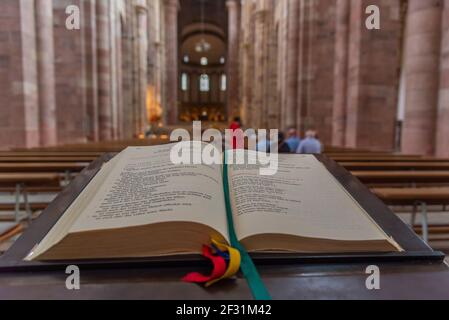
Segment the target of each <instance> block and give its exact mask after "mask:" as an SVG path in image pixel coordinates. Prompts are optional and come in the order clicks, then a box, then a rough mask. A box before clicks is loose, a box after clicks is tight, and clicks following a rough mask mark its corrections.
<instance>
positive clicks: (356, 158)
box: [329, 155, 449, 163]
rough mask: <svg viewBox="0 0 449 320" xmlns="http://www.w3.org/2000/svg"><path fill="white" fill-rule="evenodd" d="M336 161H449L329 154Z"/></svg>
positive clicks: (414, 157)
mask: <svg viewBox="0 0 449 320" xmlns="http://www.w3.org/2000/svg"><path fill="white" fill-rule="evenodd" d="M329 157H330V158H331V159H332V160H334V161H337V162H426V163H432V162H449V159H438V158H424V157H416V156H357V155H353V156H351V155H349V156H347V155H344V156H329Z"/></svg>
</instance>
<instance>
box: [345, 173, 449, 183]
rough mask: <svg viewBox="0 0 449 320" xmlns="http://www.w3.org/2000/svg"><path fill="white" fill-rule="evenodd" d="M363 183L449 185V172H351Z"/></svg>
mask: <svg viewBox="0 0 449 320" xmlns="http://www.w3.org/2000/svg"><path fill="white" fill-rule="evenodd" d="M351 173H352V174H353V175H354V176H355V177H357V178H358V179H359V180H360V181H362V182H363V183H366V184H369V183H409V184H410V183H442V182H446V183H448V184H449V171H351Z"/></svg>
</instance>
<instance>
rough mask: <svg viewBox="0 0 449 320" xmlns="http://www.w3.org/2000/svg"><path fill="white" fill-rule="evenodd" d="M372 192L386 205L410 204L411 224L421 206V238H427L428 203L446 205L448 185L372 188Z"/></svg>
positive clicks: (448, 198)
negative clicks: (439, 186)
mask: <svg viewBox="0 0 449 320" xmlns="http://www.w3.org/2000/svg"><path fill="white" fill-rule="evenodd" d="M372 192H374V194H376V195H377V196H378V197H379V198H380V199H381V200H382V201H384V202H385V203H386V204H388V205H411V206H413V208H414V210H413V213H412V221H411V225H412V226H414V225H415V220H416V214H417V209H418V207H421V216H422V230H423V238H424V240H425V241H426V242H428V240H429V227H428V226H429V220H428V211H427V206H428V205H448V204H449V187H443V188H374V189H372Z"/></svg>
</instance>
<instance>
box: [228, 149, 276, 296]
mask: <svg viewBox="0 0 449 320" xmlns="http://www.w3.org/2000/svg"><path fill="white" fill-rule="evenodd" d="M230 152H231V151H230ZM223 187H224V193H225V203H226V215H227V218H228V219H227V220H228V229H229V237H230V240H231V246H232V247H234V248H235V249H237V250H239V251H240V255H241V257H242V261H241V266H240V268H241V269H242V272H243V275H244V277H245V279H246V282H247V283H248V286H249V288H250V289H251V293H252V295H253V297H254V299H256V300H271V296H270V293H269V292H268V290H267V288H266V287H265V285H264V283H263V281H262V279H261V278H260V275H259V272H258V271H257V269H256V266H255V265H254V262H253V260H252V259H251V257H250V256H249V254H248V252H247V251H246V249H245V248H244V247H243V246H242V245H241V244H240V241H239V240H238V238H237V235H236V233H235V230H234V220H233V218H232V207H231V197H230V195H229V179H228V165H227V153H226V152H225V154H224V165H223Z"/></svg>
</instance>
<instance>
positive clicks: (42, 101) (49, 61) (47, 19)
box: [35, 0, 57, 147]
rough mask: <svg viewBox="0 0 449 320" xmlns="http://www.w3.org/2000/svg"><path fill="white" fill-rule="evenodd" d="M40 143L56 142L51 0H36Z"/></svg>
mask: <svg viewBox="0 0 449 320" xmlns="http://www.w3.org/2000/svg"><path fill="white" fill-rule="evenodd" d="M35 3H36V38H37V71H38V92H39V129H40V145H41V146H43V147H48V146H53V145H56V143H57V132H56V97H55V66H54V63H55V61H54V59H55V53H54V42H53V5H52V0H36V2H35Z"/></svg>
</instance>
